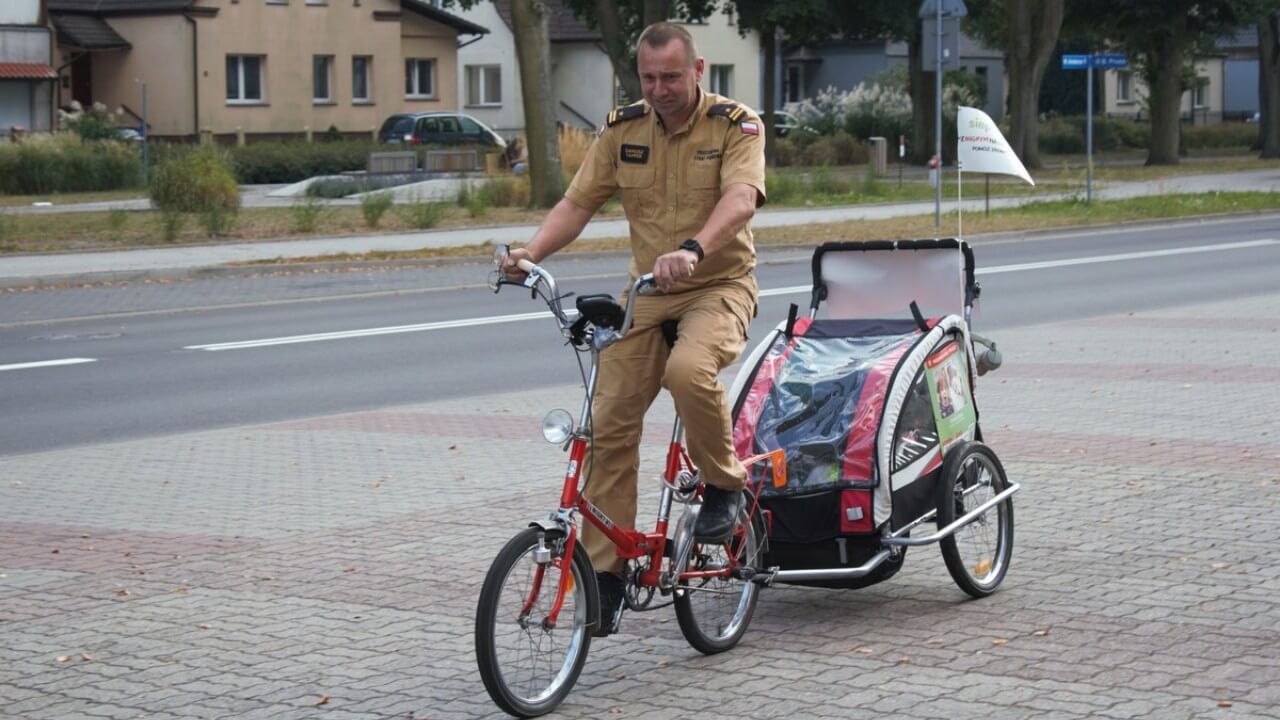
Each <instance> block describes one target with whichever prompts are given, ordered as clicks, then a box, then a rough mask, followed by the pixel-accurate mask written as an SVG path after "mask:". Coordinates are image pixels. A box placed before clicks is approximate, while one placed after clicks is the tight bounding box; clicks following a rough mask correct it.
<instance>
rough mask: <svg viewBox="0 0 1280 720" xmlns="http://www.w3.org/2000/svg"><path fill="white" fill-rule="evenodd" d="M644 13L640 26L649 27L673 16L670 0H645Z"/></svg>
mask: <svg viewBox="0 0 1280 720" xmlns="http://www.w3.org/2000/svg"><path fill="white" fill-rule="evenodd" d="M643 12H644V14H643V15H642V16H641V17H640V27H641V29H642V30H643V29H644V28H647V27H649V26H650V25H652V24H654V23H656V22H662V21H663V20H666V19H668V18H670V17H671V2H670V0H644V10H643Z"/></svg>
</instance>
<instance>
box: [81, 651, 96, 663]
mask: <svg viewBox="0 0 1280 720" xmlns="http://www.w3.org/2000/svg"><path fill="white" fill-rule="evenodd" d="M80 659H81V660H82V661H84V662H89V661H90V660H92V659H93V656H92V655H90V654H89V653H87V652H82V653H80Z"/></svg>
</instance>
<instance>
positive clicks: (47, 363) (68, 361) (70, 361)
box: [0, 358, 98, 371]
mask: <svg viewBox="0 0 1280 720" xmlns="http://www.w3.org/2000/svg"><path fill="white" fill-rule="evenodd" d="M91 362H98V360H97V358H62V359H61V360H41V361H39V362H27V363H14V364H12V365H0V371H4V370H26V369H27V368H42V367H58V366H59V365H80V364H82V363H91Z"/></svg>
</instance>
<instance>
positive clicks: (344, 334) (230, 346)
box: [182, 310, 578, 352]
mask: <svg viewBox="0 0 1280 720" xmlns="http://www.w3.org/2000/svg"><path fill="white" fill-rule="evenodd" d="M565 314H566V315H568V316H570V317H572V316H574V315H577V314H578V311H577V310H566V311H565ZM550 317H551V313H550V312H549V311H545V310H544V311H542V312H532V313H519V314H517V315H495V316H493V317H487V318H467V319H465V320H443V321H440V322H433V323H422V324H420V325H393V326H391V327H380V328H368V329H365V330H345V331H341V332H331V333H314V334H312V335H293V336H290V337H278V338H264V339H262V340H245V341H243V342H230V343H214V344H212V345H188V346H186V347H184V348H182V349H183V350H209V351H212V352H216V351H219V350H244V349H246V348H258V347H271V346H273V345H295V344H298V343H309V342H324V341H326V340H345V339H347V338H358V337H372V336H374V335H396V334H399V333H411V332H426V331H428V330H447V329H449V328H460V327H473V326H477V325H497V324H500V323H509V322H520V321H522V320H535V319H539V318H550Z"/></svg>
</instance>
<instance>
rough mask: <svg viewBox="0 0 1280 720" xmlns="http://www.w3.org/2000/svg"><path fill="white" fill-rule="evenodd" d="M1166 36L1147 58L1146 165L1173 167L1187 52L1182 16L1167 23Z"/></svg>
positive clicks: (1185, 31) (1185, 23)
mask: <svg viewBox="0 0 1280 720" xmlns="http://www.w3.org/2000/svg"><path fill="white" fill-rule="evenodd" d="M1169 31H1170V32H1169V35H1168V36H1166V37H1165V38H1163V39H1162V40H1161V41H1160V43H1159V45H1158V46H1156V47H1155V48H1153V49H1152V52H1150V53H1148V54H1147V58H1148V60H1149V61H1150V65H1151V70H1152V72H1150V73H1149V74H1150V75H1151V76H1152V78H1151V79H1152V83H1151V98H1150V100H1151V149H1150V150H1149V151H1148V153H1147V165H1177V164H1178V162H1179V159H1180V158H1179V156H1178V141H1179V137H1180V135H1181V133H1182V93H1183V91H1184V88H1183V87H1182V59H1183V55H1184V54H1185V52H1186V48H1187V19H1186V16H1175V17H1174V18H1172V19H1171V22H1170V27H1169Z"/></svg>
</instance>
